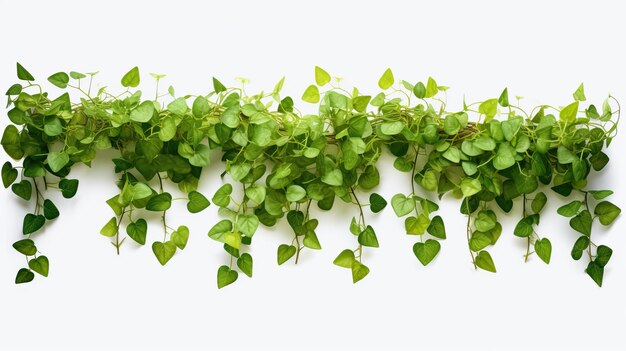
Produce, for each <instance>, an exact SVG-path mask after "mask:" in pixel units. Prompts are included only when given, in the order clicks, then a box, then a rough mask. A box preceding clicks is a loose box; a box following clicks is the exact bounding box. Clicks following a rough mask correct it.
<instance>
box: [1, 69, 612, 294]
mask: <svg viewBox="0 0 626 351" xmlns="http://www.w3.org/2000/svg"><path fill="white" fill-rule="evenodd" d="M96 73H97V72H96ZM96 73H79V72H69V73H65V72H58V73H55V74H53V75H51V76H50V77H49V78H48V81H49V82H50V83H51V84H53V85H54V86H56V87H58V88H59V89H61V90H62V93H60V94H59V93H57V92H54V93H48V92H44V91H43V88H42V86H41V85H39V84H37V83H35V78H34V77H33V76H32V75H31V73H29V72H28V71H27V70H26V69H25V68H24V67H23V66H22V65H20V64H19V63H18V64H17V77H18V79H20V80H21V82H19V83H16V84H14V85H12V86H11V87H10V88H9V89H8V91H7V93H6V95H7V96H8V107H9V111H8V117H9V119H10V120H11V122H12V124H10V125H9V126H8V127H6V129H5V130H4V133H3V136H2V146H3V148H4V150H5V151H6V153H7V154H8V155H9V156H10V157H11V158H13V159H15V160H22V165H21V166H20V167H16V166H14V165H13V164H12V163H11V162H7V163H5V164H4V165H3V167H2V182H3V185H4V187H5V188H8V187H11V190H12V191H13V192H14V193H15V194H16V195H17V196H18V197H19V198H21V199H22V200H20V201H24V202H29V203H34V211H33V212H32V213H28V214H26V215H25V217H24V220H23V235H24V237H23V238H22V239H20V240H18V241H17V242H15V244H14V245H13V247H14V248H15V250H16V251H18V252H20V253H21V254H23V255H25V256H26V259H27V262H28V267H27V268H21V269H19V271H18V273H17V276H16V278H15V282H16V283H24V282H29V281H32V280H33V279H34V277H35V276H34V273H37V274H39V275H42V276H47V275H48V273H49V261H48V258H47V257H46V256H44V255H42V254H41V253H40V251H39V249H38V248H37V246H36V244H35V242H34V241H33V239H34V236H35V235H36V234H37V233H39V232H40V231H41V229H42V228H44V227H45V226H46V224H47V223H48V222H50V221H53V220H54V219H55V218H57V217H58V216H59V214H60V211H59V209H58V208H57V207H56V204H54V203H53V202H52V201H51V200H50V199H49V198H48V197H46V191H47V190H50V189H57V190H59V191H60V192H61V194H62V196H63V197H64V198H71V197H73V196H74V195H75V194H76V192H77V190H78V186H79V181H78V180H77V179H72V178H69V176H70V171H71V170H72V168H73V167H74V166H75V165H78V164H85V165H87V166H89V165H90V164H91V162H92V161H93V160H94V159H95V158H96V157H97V155H98V154H99V153H101V151H103V150H108V149H113V150H115V151H116V153H117V156H116V157H115V158H113V159H112V163H113V167H114V170H115V173H116V174H117V175H118V181H117V186H118V190H119V191H118V193H117V194H114V195H113V194H112V195H113V196H111V198H110V199H109V200H108V201H107V204H108V205H109V207H110V208H111V210H112V216H111V217H110V219H109V220H108V221H107V222H106V223H105V224H104V226H103V227H102V229H101V231H100V233H101V234H102V235H103V236H106V237H109V238H111V240H112V244H113V246H114V247H115V249H116V251H117V253H118V254H119V253H120V248H121V247H122V245H123V243H124V242H125V240H126V238H127V237H129V238H130V239H131V240H133V241H135V242H136V243H137V244H139V245H145V244H146V243H147V242H148V239H149V238H148V218H149V217H150V216H149V212H155V213H157V214H158V215H159V216H160V222H161V223H160V225H161V227H162V229H163V232H162V238H161V237H158V238H157V240H155V239H151V240H152V243H151V247H152V251H153V252H154V255H155V257H156V259H157V261H158V262H159V263H160V264H161V265H165V264H167V263H168V262H169V261H170V260H171V259H173V258H174V256H176V255H177V254H178V253H179V251H182V250H184V249H185V247H186V246H187V243H188V240H189V239H190V236H191V235H190V232H189V229H188V228H187V227H186V226H185V225H179V226H178V227H176V228H174V227H171V226H170V225H169V224H168V221H167V217H168V216H167V213H168V211H169V209H170V208H171V205H172V202H173V201H176V200H181V201H184V202H185V203H186V206H187V209H188V211H189V212H190V213H200V212H202V211H204V210H205V209H206V208H207V207H209V205H210V204H211V203H212V204H213V205H215V206H217V207H219V213H220V215H221V216H222V217H223V219H221V220H220V221H219V222H217V223H215V224H214V225H213V226H212V227H211V228H210V229H209V231H208V236H209V237H210V238H211V239H213V240H215V241H217V242H219V243H220V245H223V248H224V250H225V251H226V252H227V253H228V255H229V257H230V259H229V263H228V264H224V265H222V266H220V267H219V269H218V271H217V284H218V287H219V288H222V287H224V286H227V285H229V284H232V283H233V282H235V281H236V280H237V279H238V277H239V272H241V273H244V274H245V275H246V276H248V277H251V276H252V274H253V257H252V255H251V254H250V253H249V251H250V245H251V244H252V241H253V237H254V235H255V234H256V233H257V231H259V227H260V225H263V226H266V227H271V226H274V225H276V223H277V222H278V221H279V220H280V219H281V218H283V217H286V219H287V222H288V223H289V225H290V227H291V229H292V230H293V238H292V240H291V241H290V242H286V243H283V244H281V245H279V246H278V248H277V263H278V264H279V265H283V264H286V263H287V262H289V261H291V260H292V259H293V261H294V262H295V263H297V262H298V260H299V258H300V256H301V255H303V254H304V253H305V252H304V250H305V249H310V250H319V249H321V248H322V241H321V240H320V238H319V237H318V232H317V226H318V220H317V219H316V218H312V215H313V211H312V209H311V206H312V205H316V206H317V207H318V208H319V209H320V210H323V211H328V210H331V209H332V208H333V205H334V202H335V201H343V202H345V203H348V204H353V205H354V206H355V215H354V217H353V218H352V219H351V221H350V223H349V226H347V228H346V229H347V231H348V229H349V232H350V233H352V234H353V235H354V245H353V246H352V247H350V248H346V249H344V250H343V251H341V252H340V253H339V254H338V256H337V257H336V259H335V260H334V264H335V265H337V266H339V267H343V268H347V269H349V270H350V272H351V275H352V281H353V282H355V283H356V282H358V281H360V280H361V279H363V278H364V277H366V276H367V275H368V274H369V272H370V269H369V267H367V266H366V264H365V262H364V261H365V260H364V258H365V256H366V252H367V250H370V249H374V248H378V247H379V246H384V240H381V239H380V238H379V236H378V234H377V232H376V230H375V228H373V227H372V226H371V225H369V224H368V223H367V219H366V216H365V211H364V207H367V206H369V207H370V210H371V211H372V212H373V213H378V212H381V211H383V210H384V209H385V208H386V206H387V205H388V204H390V205H391V208H392V210H393V212H394V213H395V214H396V215H397V216H398V217H404V224H405V229H406V234H408V235H415V236H417V241H416V243H415V244H414V245H413V248H412V249H413V252H414V254H415V256H416V258H417V260H418V261H419V263H421V264H422V265H424V266H425V265H428V264H431V263H432V262H433V260H434V259H435V258H436V257H437V256H438V254H439V252H440V251H441V250H442V249H443V248H442V245H441V241H442V240H445V239H446V237H447V233H446V228H445V225H444V220H443V218H442V217H441V216H440V215H438V214H437V211H438V209H439V206H438V204H437V203H436V202H435V201H434V200H433V197H432V196H430V195H431V193H436V194H437V195H438V198H439V199H440V198H441V197H442V196H444V195H445V194H447V193H450V194H451V195H452V196H453V197H456V198H459V199H461V204H460V212H461V213H462V214H464V215H466V216H467V233H466V235H467V242H468V248H469V252H470V255H471V258H472V262H473V264H474V267H475V268H480V269H483V270H485V271H489V272H496V264H495V261H494V258H493V257H492V255H491V254H490V252H489V251H487V250H488V248H489V247H491V246H493V245H495V244H496V243H497V241H498V239H499V238H500V236H501V234H502V229H503V228H502V225H501V224H500V222H499V219H498V214H497V213H510V212H511V211H512V209H513V207H514V203H515V202H514V200H516V199H518V198H521V207H522V208H521V218H520V220H519V222H518V224H517V225H516V226H515V229H514V230H513V233H512V234H514V236H517V237H519V238H521V240H526V244H527V250H526V253H525V259H526V260H528V259H529V257H530V256H531V255H532V254H533V253H536V254H537V256H538V257H539V259H540V260H541V261H543V262H545V263H546V264H547V263H549V262H550V258H551V253H552V244H551V242H550V240H549V239H548V238H547V237H543V236H540V234H539V233H538V226H539V224H540V218H541V213H542V210H543V209H544V207H545V205H546V203H547V201H548V198H549V197H554V196H553V194H555V193H556V194H558V195H559V197H564V198H572V199H570V200H569V203H567V204H564V205H563V206H562V207H560V208H559V209H558V213H559V214H561V215H563V216H565V217H568V218H570V220H569V224H570V226H571V227H572V229H573V230H574V231H575V232H578V233H579V234H580V236H579V238H578V239H577V240H575V242H574V243H573V248H572V250H571V256H572V258H574V259H575V260H578V259H581V258H582V256H583V254H585V253H586V256H587V258H588V260H589V263H588V267H587V269H586V272H587V274H588V275H589V276H590V277H591V278H592V279H593V280H594V281H595V282H596V283H597V284H598V285H601V284H602V279H603V275H604V267H605V266H606V264H607V263H608V262H609V260H610V258H611V255H612V250H611V249H610V248H609V247H607V246H604V245H596V244H595V243H594V241H592V227H593V222H594V221H595V220H596V219H597V220H598V221H599V222H600V224H602V225H605V226H606V225H610V224H611V223H612V222H613V221H615V219H616V218H617V217H618V216H619V214H620V209H619V208H618V207H617V206H615V205H614V204H613V203H611V202H609V201H608V200H606V198H607V197H608V196H610V195H611V194H612V191H610V190H588V189H587V178H588V177H589V176H590V174H591V171H592V170H593V171H600V170H602V169H603V168H604V167H605V166H606V164H607V163H608V161H609V157H608V156H607V155H606V154H605V153H604V149H605V148H606V147H608V146H609V145H610V143H611V141H612V140H613V138H614V137H615V135H616V133H617V122H618V120H619V111H620V110H619V104H618V103H617V101H616V100H615V99H614V98H612V97H611V96H609V97H608V98H607V99H606V100H605V101H604V103H603V104H602V106H600V107H599V108H598V107H596V106H595V105H593V104H586V103H585V100H586V98H585V93H584V87H583V85H582V84H581V85H580V86H579V87H578V88H577V89H576V91H575V92H574V94H573V98H574V99H573V101H572V102H571V103H569V104H567V105H566V106H564V107H562V108H556V107H552V106H549V105H541V106H537V107H535V108H534V109H532V110H531V112H526V111H525V110H523V109H522V108H520V107H519V99H518V101H517V103H515V104H514V103H512V101H511V99H509V93H508V89H504V91H502V93H501V94H499V96H498V98H495V97H494V98H490V99H486V100H484V101H479V102H475V103H466V102H464V103H463V108H462V109H461V110H460V111H449V110H448V109H447V101H446V95H445V94H446V90H447V89H448V88H447V87H445V86H441V85H439V84H438V83H437V82H436V81H435V80H434V79H433V78H430V77H429V78H428V79H427V80H426V81H425V83H424V82H416V83H409V82H407V81H404V80H402V81H397V80H396V78H395V77H394V74H393V73H392V71H391V70H390V69H387V70H385V71H384V73H383V74H382V76H381V77H380V79H379V80H378V86H379V87H380V89H382V92H379V93H377V94H375V95H367V94H363V93H361V92H360V91H359V90H358V89H357V88H353V89H352V90H351V91H348V90H345V89H344V88H342V87H341V86H340V85H339V81H340V80H339V79H332V77H331V75H330V74H329V73H328V72H326V71H325V70H324V69H322V68H321V67H315V84H311V85H310V86H308V87H307V88H306V89H305V91H304V93H303V95H302V100H304V101H306V102H309V103H313V104H318V106H317V107H318V111H317V113H316V114H302V113H300V112H299V110H298V109H296V108H295V106H294V100H293V99H292V98H291V97H289V96H285V97H283V96H282V95H281V90H282V87H283V84H284V78H283V79H281V80H280V81H279V82H278V83H277V84H276V86H275V87H274V89H273V90H272V91H271V92H265V93H263V92H261V93H258V94H255V95H247V94H246V93H245V90H244V89H243V88H242V87H241V88H231V87H227V86H225V85H224V84H222V83H221V82H220V81H219V80H218V79H216V78H213V79H212V86H213V91H212V92H210V93H208V94H206V95H198V96H193V95H177V94H176V93H175V90H174V88H173V87H171V86H170V87H169V88H168V90H167V93H164V94H161V92H160V91H159V89H158V86H159V85H158V83H159V82H160V80H161V79H163V78H164V75H159V74H151V76H152V77H153V78H155V79H156V83H157V84H156V86H157V89H156V94H155V96H154V99H152V98H149V97H146V96H145V95H144V94H142V91H140V90H137V89H135V88H136V87H138V86H139V85H140V83H141V74H140V70H139V68H138V67H134V68H132V69H131V70H130V71H129V72H128V73H126V74H125V75H124V76H123V77H122V78H121V85H122V86H123V87H125V90H124V91H123V92H122V93H121V94H118V95H113V94H111V93H109V92H108V90H107V89H106V88H101V89H99V90H98V91H97V92H95V93H93V92H92V91H91V87H92V82H93V78H94V76H95V75H96ZM242 83H245V80H243V81H242ZM70 91H71V92H72V96H71V95H70V93H69V92H70ZM77 94H80V97H79V98H74V97H73V95H77ZM615 107H617V108H616V109H615V111H614V110H613V109H614V108H615ZM614 116H617V118H613V117H614ZM215 149H219V150H220V152H221V161H223V162H224V164H225V168H226V171H225V174H228V176H229V179H228V180H227V182H226V183H225V184H224V185H223V186H221V187H220V188H219V190H218V191H217V192H216V193H215V194H214V195H213V196H212V197H210V198H211V200H210V201H209V198H207V197H206V196H205V195H204V194H202V193H200V192H198V182H199V179H200V175H201V173H202V170H203V168H205V167H211V166H213V167H216V166H215V164H214V163H211V154H212V150H215ZM383 153H390V154H391V155H393V157H394V158H395V161H394V164H393V165H394V167H395V168H396V169H397V170H399V171H400V172H405V173H407V175H408V178H409V183H410V184H407V190H406V192H404V193H399V194H396V195H394V196H393V197H391V199H389V203H388V202H387V200H386V199H385V198H383V197H382V196H381V195H380V194H377V193H375V192H372V190H373V189H374V188H376V187H377V186H378V185H379V183H380V174H379V165H378V160H379V158H380V157H381V155H383ZM217 167H219V166H217ZM165 180H167V181H169V182H170V183H173V184H176V185H177V187H178V189H179V191H180V192H182V193H184V194H185V195H184V196H182V197H181V196H173V195H172V194H171V193H170V192H167V191H165V190H164V186H163V182H164V181H165ZM416 185H417V186H418V187H419V188H418V187H416ZM363 193H369V203H365V202H363V199H364V198H366V197H365V195H364V194H363ZM497 207H498V208H499V209H500V210H501V211H498V210H497ZM496 211H497V212H496ZM124 229H125V230H124ZM151 234H152V233H151Z"/></svg>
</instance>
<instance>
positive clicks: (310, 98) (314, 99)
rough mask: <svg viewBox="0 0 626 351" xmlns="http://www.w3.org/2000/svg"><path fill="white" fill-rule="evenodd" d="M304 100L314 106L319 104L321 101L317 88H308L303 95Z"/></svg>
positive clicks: (313, 86)
mask: <svg viewBox="0 0 626 351" xmlns="http://www.w3.org/2000/svg"><path fill="white" fill-rule="evenodd" d="M302 100H303V101H306V102H309V103H312V104H317V103H318V102H319V101H320V91H319V89H318V88H317V86H316V85H313V84H311V85H309V87H308V88H306V90H305V91H304V93H303V94H302Z"/></svg>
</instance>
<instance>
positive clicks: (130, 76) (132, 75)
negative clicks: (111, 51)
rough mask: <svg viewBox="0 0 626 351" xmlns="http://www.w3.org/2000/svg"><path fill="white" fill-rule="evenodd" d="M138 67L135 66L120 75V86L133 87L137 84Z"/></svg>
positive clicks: (138, 79)
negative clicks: (122, 75)
mask: <svg viewBox="0 0 626 351" xmlns="http://www.w3.org/2000/svg"><path fill="white" fill-rule="evenodd" d="M139 81H140V78H139V67H137V66H135V67H133V68H132V69H131V70H130V71H128V72H127V73H126V74H125V75H124V77H122V86H123V87H127V88H129V87H130V88H135V87H137V86H138V85H139Z"/></svg>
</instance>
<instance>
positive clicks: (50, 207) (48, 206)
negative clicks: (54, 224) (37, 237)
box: [43, 199, 59, 220]
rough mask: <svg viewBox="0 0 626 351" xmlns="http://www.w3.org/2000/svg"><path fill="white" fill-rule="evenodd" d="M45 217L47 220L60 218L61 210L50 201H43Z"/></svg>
mask: <svg viewBox="0 0 626 351" xmlns="http://www.w3.org/2000/svg"><path fill="white" fill-rule="evenodd" d="M43 215H44V217H46V219H47V220H52V219H55V218H57V217H59V209H57V207H56V206H55V205H54V203H53V202H52V201H51V200H50V199H45V200H43Z"/></svg>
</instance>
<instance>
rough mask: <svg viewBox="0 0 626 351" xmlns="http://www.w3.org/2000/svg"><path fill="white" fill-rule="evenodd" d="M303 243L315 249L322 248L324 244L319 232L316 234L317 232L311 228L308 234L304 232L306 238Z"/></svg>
mask: <svg viewBox="0 0 626 351" xmlns="http://www.w3.org/2000/svg"><path fill="white" fill-rule="evenodd" d="M302 245H304V246H305V247H308V248H309V249H313V250H320V249H321V248H322V245H321V244H320V241H319V239H318V238H317V234H315V232H314V231H312V230H309V231H307V232H306V234H304V240H302Z"/></svg>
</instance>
